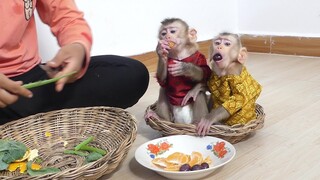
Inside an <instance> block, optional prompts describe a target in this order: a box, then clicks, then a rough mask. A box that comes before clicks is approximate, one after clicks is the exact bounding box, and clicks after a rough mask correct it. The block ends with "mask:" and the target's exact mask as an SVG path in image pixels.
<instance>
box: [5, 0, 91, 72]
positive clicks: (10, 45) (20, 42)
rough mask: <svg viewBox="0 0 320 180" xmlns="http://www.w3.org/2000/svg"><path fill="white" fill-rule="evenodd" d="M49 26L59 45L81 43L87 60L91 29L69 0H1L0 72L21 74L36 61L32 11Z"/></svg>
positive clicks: (35, 38) (36, 53)
mask: <svg viewBox="0 0 320 180" xmlns="http://www.w3.org/2000/svg"><path fill="white" fill-rule="evenodd" d="M35 9H37V12H38V13H39V16H40V18H41V20H42V21H43V22H44V23H46V24H48V25H49V26H50V29H51V31H52V33H53V34H54V35H55V36H56V37H57V40H58V44H59V45H60V46H63V45H66V44H70V43H75V42H77V43H81V44H82V45H84V47H85V49H86V55H87V57H86V64H85V66H84V67H83V69H82V73H80V76H82V75H83V74H84V72H85V70H86V68H87V66H88V64H89V63H88V62H89V60H90V50H91V45H92V35H91V30H90V28H89V26H88V24H87V22H86V21H85V20H84V18H83V13H82V12H80V11H78V10H77V7H76V5H75V4H74V1H73V0H2V1H1V3H0V27H1V28H0V73H3V74H5V75H7V76H8V77H14V76H17V75H21V74H23V73H25V72H27V71H29V70H30V69H32V68H33V67H34V66H36V65H37V64H39V62H40V61H41V58H40V56H39V52H38V51H39V50H38V44H37V43H38V41H37V32H36V24H35V19H34V15H33V12H34V11H35Z"/></svg>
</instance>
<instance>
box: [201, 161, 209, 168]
mask: <svg viewBox="0 0 320 180" xmlns="http://www.w3.org/2000/svg"><path fill="white" fill-rule="evenodd" d="M207 168H209V164H208V163H206V162H204V163H202V164H201V169H207Z"/></svg>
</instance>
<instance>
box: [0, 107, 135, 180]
mask: <svg viewBox="0 0 320 180" xmlns="http://www.w3.org/2000/svg"><path fill="white" fill-rule="evenodd" d="M48 132H50V133H51V136H49V137H48V136H46V134H48ZM136 134H137V122H136V119H135V118H134V117H133V116H132V115H130V114H129V113H128V112H126V111H125V110H123V109H120V108H112V107H88V108H74V109H64V110H57V111H51V112H47V113H39V114H36V115H32V116H29V117H26V118H23V119H19V120H16V121H12V122H9V123H7V124H4V125H2V126H0V138H2V139H5V138H9V139H14V140H17V141H20V142H22V143H24V144H25V145H26V146H27V147H28V148H30V149H34V148H35V149H38V150H39V155H40V157H41V159H42V160H43V162H42V164H41V165H42V166H43V167H48V166H49V167H57V168H59V169H60V170H61V171H60V172H59V173H56V174H47V175H42V176H29V175H27V174H20V173H19V171H15V172H9V171H0V179H10V180H12V179H24V180H25V179H41V180H44V179H98V178H99V177H101V176H103V175H106V174H109V173H111V172H112V171H114V170H115V169H116V168H117V166H118V165H119V164H120V163H121V162H122V161H123V159H124V158H125V157H126V155H127V153H128V151H129V149H130V147H131V146H132V143H133V141H134V140H135V138H136ZM91 135H92V136H94V138H95V139H94V141H92V142H91V143H90V145H92V146H95V147H99V148H101V149H105V150H106V151H107V154H106V155H105V156H103V157H102V158H100V159H99V160H97V161H94V162H91V163H88V164H85V162H84V158H83V157H81V156H78V155H68V154H63V151H64V150H65V149H72V148H73V147H74V146H76V145H77V144H79V143H80V142H82V141H83V140H85V139H86V138H87V137H89V136H91ZM65 141H66V142H68V144H67V146H66V147H65V146H64V142H65Z"/></svg>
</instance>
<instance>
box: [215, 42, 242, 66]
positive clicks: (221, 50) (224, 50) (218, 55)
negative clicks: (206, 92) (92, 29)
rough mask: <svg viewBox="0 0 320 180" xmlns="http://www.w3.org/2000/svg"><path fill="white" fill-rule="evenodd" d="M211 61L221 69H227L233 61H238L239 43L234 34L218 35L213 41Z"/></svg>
mask: <svg viewBox="0 0 320 180" xmlns="http://www.w3.org/2000/svg"><path fill="white" fill-rule="evenodd" d="M212 43H213V44H212V50H211V52H212V54H211V57H210V61H211V63H213V64H214V66H215V67H217V68H219V69H225V68H227V67H228V65H229V64H230V63H232V62H233V61H237V57H238V53H239V45H238V44H237V41H236V39H235V38H234V37H233V36H218V37H217V38H215V39H213V42H212Z"/></svg>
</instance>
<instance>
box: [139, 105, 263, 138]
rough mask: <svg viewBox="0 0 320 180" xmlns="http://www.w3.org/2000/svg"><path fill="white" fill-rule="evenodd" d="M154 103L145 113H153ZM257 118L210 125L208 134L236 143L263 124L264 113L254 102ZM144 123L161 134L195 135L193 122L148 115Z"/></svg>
mask: <svg viewBox="0 0 320 180" xmlns="http://www.w3.org/2000/svg"><path fill="white" fill-rule="evenodd" d="M155 110H156V103H154V104H152V105H150V106H149V107H148V108H147V109H146V112H145V113H149V112H152V111H153V112H152V113H155V112H154V111H155ZM256 113H257V118H256V119H254V120H252V121H250V122H248V123H247V124H245V125H240V124H238V125H233V126H227V125H212V126H211V128H210V132H209V133H208V134H207V135H208V136H214V137H219V138H222V139H224V140H226V141H229V142H230V143H233V144H235V143H238V142H240V141H242V140H244V139H245V138H246V137H248V136H249V135H250V134H252V133H253V132H255V131H256V130H258V129H261V128H262V127H263V124H264V118H265V113H264V111H263V107H262V106H261V105H259V104H256ZM145 121H146V123H147V124H148V125H149V126H150V127H151V128H153V129H155V130H158V131H160V132H161V133H162V135H163V136H170V135H183V134H186V135H193V136H197V133H196V126H195V125H194V124H181V123H173V122H170V121H167V120H163V119H158V118H154V117H149V118H146V119H145Z"/></svg>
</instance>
